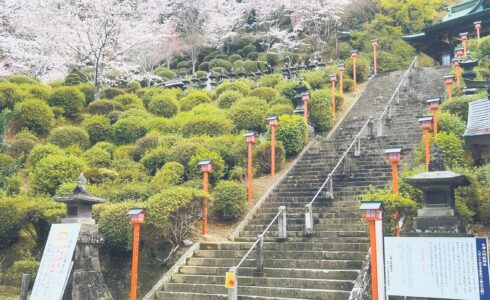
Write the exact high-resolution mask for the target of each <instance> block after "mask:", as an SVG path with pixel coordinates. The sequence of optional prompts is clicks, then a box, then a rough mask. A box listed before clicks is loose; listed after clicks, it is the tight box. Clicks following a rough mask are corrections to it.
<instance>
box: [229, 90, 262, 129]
mask: <svg viewBox="0 0 490 300" xmlns="http://www.w3.org/2000/svg"><path fill="white" fill-rule="evenodd" d="M267 108H268V107H267V102H266V101H265V100H263V99H260V98H257V97H245V98H242V99H240V100H238V101H237V102H236V103H235V104H233V105H232V106H231V109H230V118H231V120H232V121H233V124H234V126H235V131H237V132H238V131H241V130H250V131H258V132H262V131H263V130H264V128H265V119H266V112H267Z"/></svg>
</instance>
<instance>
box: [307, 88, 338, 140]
mask: <svg viewBox="0 0 490 300" xmlns="http://www.w3.org/2000/svg"><path fill="white" fill-rule="evenodd" d="M331 97H332V93H331V91H330V90H325V89H324V90H316V91H313V92H311V99H310V102H309V103H308V111H309V114H310V120H311V122H312V123H313V126H314V127H315V131H317V132H327V131H329V130H330V129H331V128H332V126H333V125H334V120H333V116H332V101H331Z"/></svg>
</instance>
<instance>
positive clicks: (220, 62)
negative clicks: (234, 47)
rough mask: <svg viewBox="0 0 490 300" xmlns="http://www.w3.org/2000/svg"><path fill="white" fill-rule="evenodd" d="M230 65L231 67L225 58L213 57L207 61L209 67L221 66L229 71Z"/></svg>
mask: <svg viewBox="0 0 490 300" xmlns="http://www.w3.org/2000/svg"><path fill="white" fill-rule="evenodd" d="M231 67H232V65H231V63H230V62H229V61H227V60H225V59H220V58H215V59H212V60H210V61H209V68H210V69H213V68H223V69H225V70H226V71H228V72H229V71H230V70H231Z"/></svg>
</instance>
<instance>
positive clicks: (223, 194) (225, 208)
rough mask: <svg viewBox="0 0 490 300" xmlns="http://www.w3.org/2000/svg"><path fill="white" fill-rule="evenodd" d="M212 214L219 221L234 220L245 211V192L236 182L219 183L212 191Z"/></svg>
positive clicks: (241, 185)
mask: <svg viewBox="0 0 490 300" xmlns="http://www.w3.org/2000/svg"><path fill="white" fill-rule="evenodd" d="M212 195H213V198H214V201H213V208H212V209H213V213H214V214H215V215H216V217H218V218H219V219H221V220H226V221H228V220H235V219H237V218H239V217H241V216H242V215H243V213H244V212H245V211H246V209H247V191H246V189H245V187H244V186H243V184H241V183H238V182H236V181H220V182H219V183H218V184H217V185H216V187H215V188H214V189H213V194H212Z"/></svg>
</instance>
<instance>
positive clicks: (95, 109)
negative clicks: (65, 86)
mask: <svg viewBox="0 0 490 300" xmlns="http://www.w3.org/2000/svg"><path fill="white" fill-rule="evenodd" d="M121 110H123V106H122V104H121V103H119V102H116V101H113V100H104V99H103V100H97V101H94V102H92V103H90V104H89V105H88V111H89V112H90V113H91V114H93V115H107V114H109V113H110V112H112V111H121Z"/></svg>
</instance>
